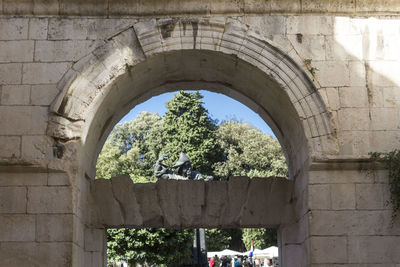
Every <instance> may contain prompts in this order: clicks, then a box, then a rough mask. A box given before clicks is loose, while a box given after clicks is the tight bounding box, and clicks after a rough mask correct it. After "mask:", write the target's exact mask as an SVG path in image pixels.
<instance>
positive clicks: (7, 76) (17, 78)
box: [0, 63, 22, 84]
mask: <svg viewBox="0 0 400 267" xmlns="http://www.w3.org/2000/svg"><path fill="white" fill-rule="evenodd" d="M21 75H22V65H21V64H18V63H9V64H0V84H20V83H21V79H22V78H21Z"/></svg>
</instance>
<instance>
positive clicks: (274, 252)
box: [207, 246, 279, 259]
mask: <svg viewBox="0 0 400 267" xmlns="http://www.w3.org/2000/svg"><path fill="white" fill-rule="evenodd" d="M249 254H250V251H246V252H243V253H241V252H239V251H234V250H231V249H224V250H222V251H210V252H207V258H211V257H214V256H215V255H217V256H218V257H219V258H220V257H222V256H249ZM278 256H279V249H278V247H275V246H272V247H269V248H266V249H257V248H256V249H254V252H253V257H255V258H264V257H266V258H271V259H272V258H275V257H278Z"/></svg>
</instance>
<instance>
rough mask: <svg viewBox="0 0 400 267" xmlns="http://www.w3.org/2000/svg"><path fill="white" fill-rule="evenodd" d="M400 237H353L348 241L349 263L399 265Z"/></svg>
mask: <svg viewBox="0 0 400 267" xmlns="http://www.w3.org/2000/svg"><path fill="white" fill-rule="evenodd" d="M399 242H400V237H399V236H351V237H349V241H348V248H349V251H348V257H349V259H348V261H349V262H351V263H370V262H379V263H387V264H389V263H393V262H395V263H398V262H400V254H399V246H398V244H399Z"/></svg>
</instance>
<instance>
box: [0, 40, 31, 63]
mask: <svg viewBox="0 0 400 267" xmlns="http://www.w3.org/2000/svg"><path fill="white" fill-rule="evenodd" d="M33 48H34V41H1V42H0V62H2V63H3V62H13V63H15V62H27V61H28V62H29V61H32V60H33Z"/></svg>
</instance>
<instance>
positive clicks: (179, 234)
mask: <svg viewBox="0 0 400 267" xmlns="http://www.w3.org/2000/svg"><path fill="white" fill-rule="evenodd" d="M107 233H108V235H107V257H108V258H109V259H112V260H113V261H119V260H124V261H126V262H128V263H129V264H130V265H133V266H134V265H135V264H136V263H140V264H143V263H144V262H147V263H148V264H149V265H152V264H157V265H159V266H168V267H169V266H171V267H176V266H179V265H180V264H182V263H183V262H185V261H188V260H190V255H191V245H192V243H193V231H192V230H167V229H164V228H158V229H156V228H143V229H124V228H123V229H108V230H107Z"/></svg>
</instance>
